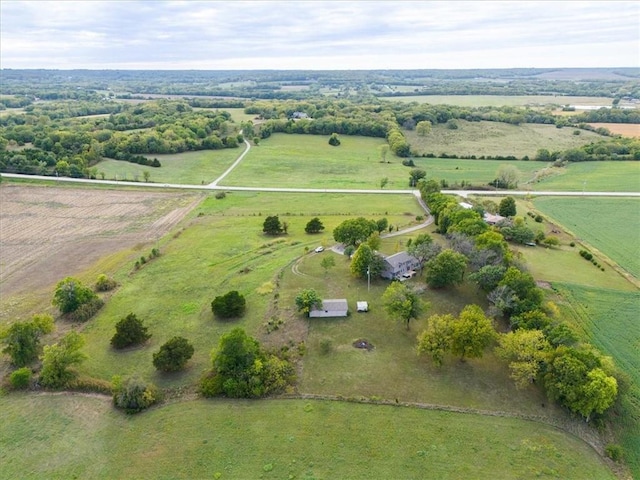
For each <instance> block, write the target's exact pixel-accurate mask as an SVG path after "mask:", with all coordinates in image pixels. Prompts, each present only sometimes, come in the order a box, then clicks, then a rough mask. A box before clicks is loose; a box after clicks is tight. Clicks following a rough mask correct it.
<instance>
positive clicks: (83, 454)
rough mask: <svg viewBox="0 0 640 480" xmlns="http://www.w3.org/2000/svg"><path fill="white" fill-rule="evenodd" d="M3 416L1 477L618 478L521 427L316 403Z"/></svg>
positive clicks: (99, 403) (512, 422) (33, 400)
mask: <svg viewBox="0 0 640 480" xmlns="http://www.w3.org/2000/svg"><path fill="white" fill-rule="evenodd" d="M0 408H2V411H3V419H4V421H3V422H2V424H1V425H0V458H1V459H2V464H3V476H5V477H6V478H23V479H31V478H33V479H40V478H113V479H124V478H154V479H170V478H172V479H175V478H220V479H247V478H260V479H282V478H296V479H307V480H311V479H320V478H349V479H370V478H407V479H409V478H434V479H435V478H438V479H458V478H478V479H483V478H486V479H489V478H490V479H519V478H535V477H547V476H551V477H554V478H565V479H580V478H593V479H613V478H615V477H614V475H613V474H612V473H611V471H610V470H609V469H608V468H607V466H606V465H605V464H604V462H603V461H602V460H601V459H600V458H599V457H598V456H597V454H596V453H595V452H594V451H593V450H592V449H591V448H590V447H589V446H588V445H587V444H585V443H583V442H581V441H580V440H578V439H576V438H575V437H572V436H570V435H567V434H565V433H563V432H561V431H558V430H556V429H554V428H552V427H548V426H545V425H540V424H538V423H533V422H528V421H525V420H519V419H515V418H500V417H484V416H479V415H473V414H461V413H453V412H440V411H431V410H420V409H415V408H404V407H395V406H385V405H364V404H355V403H345V402H331V401H313V400H263V401H253V402H249V401H226V400H220V401H206V400H195V401H189V402H180V403H173V404H170V405H165V406H162V407H160V408H155V409H152V410H150V411H148V412H145V413H142V414H139V415H136V416H131V417H127V416H125V415H123V414H121V413H118V412H116V411H114V410H113V409H112V407H111V406H110V404H109V402H108V400H106V399H101V398H88V397H80V396H59V397H54V396H36V395H28V396H27V395H20V394H16V395H11V396H5V397H0ZM383 432H384V433H383ZM27 452H28V454H27Z"/></svg>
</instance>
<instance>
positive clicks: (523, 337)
mask: <svg viewBox="0 0 640 480" xmlns="http://www.w3.org/2000/svg"><path fill="white" fill-rule="evenodd" d="M498 344H499V345H498V347H496V349H495V353H496V355H497V356H498V357H500V358H502V359H503V360H506V361H507V362H509V370H510V371H511V378H512V379H513V380H514V381H515V383H516V387H518V388H525V387H527V386H528V385H530V384H531V383H533V382H534V381H535V380H536V379H537V378H538V375H539V374H540V372H541V370H542V368H543V367H544V364H545V360H546V357H547V355H548V352H549V350H550V349H551V345H549V342H548V341H547V339H546V338H545V335H544V333H543V332H541V331H540V330H518V331H516V332H509V333H506V334H502V335H500V336H499V339H498Z"/></svg>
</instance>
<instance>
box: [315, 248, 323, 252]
mask: <svg viewBox="0 0 640 480" xmlns="http://www.w3.org/2000/svg"><path fill="white" fill-rule="evenodd" d="M323 251H324V247H317V248H316V249H315V250H314V252H316V253H320V252H323Z"/></svg>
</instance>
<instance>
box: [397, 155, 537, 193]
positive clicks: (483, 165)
mask: <svg viewBox="0 0 640 480" xmlns="http://www.w3.org/2000/svg"><path fill="white" fill-rule="evenodd" d="M413 161H414V163H415V165H416V168H421V169H423V170H424V171H426V172H427V176H426V179H427V180H430V179H436V180H446V181H447V182H448V184H449V185H450V186H451V185H454V184H456V183H457V184H460V183H461V182H463V181H464V182H466V183H468V182H471V183H472V184H473V185H485V186H486V185H488V184H489V182H491V181H493V180H494V179H495V178H496V176H497V172H498V169H499V168H500V166H501V165H505V164H506V165H513V166H514V167H516V168H517V169H518V171H519V172H520V174H521V183H524V182H526V181H527V180H529V179H532V178H534V177H535V175H536V172H537V171H538V170H540V169H542V168H545V167H546V166H547V164H546V163H542V162H523V161H519V160H460V159H454V158H414V159H413ZM405 168H406V167H405ZM408 170H409V169H407V171H408Z"/></svg>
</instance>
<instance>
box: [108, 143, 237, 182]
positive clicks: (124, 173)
mask: <svg viewBox="0 0 640 480" xmlns="http://www.w3.org/2000/svg"><path fill="white" fill-rule="evenodd" d="M244 149H245V146H244V145H240V146H239V147H238V148H224V149H221V150H200V151H197V152H185V153H177V154H166V155H147V157H148V158H151V159H153V158H157V159H158V160H159V161H160V163H161V165H162V166H161V167H147V166H145V165H138V164H135V163H130V162H124V161H119V160H111V159H105V160H102V161H101V162H100V163H98V164H97V165H96V168H97V169H98V178H102V177H101V172H104V174H105V179H106V180H114V179H115V180H128V181H140V182H144V173H143V172H145V171H147V172H149V175H150V177H149V181H150V182H154V183H178V184H187V185H201V184H203V183H205V184H208V183H211V182H213V181H214V180H215V179H216V178H218V177H219V176H220V175H222V173H223V172H224V171H225V170H226V169H227V168H229V167H230V166H231V164H232V163H233V162H234V161H235V160H236V158H238V157H239V156H240V154H241V153H242V152H243V151H244Z"/></svg>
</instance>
